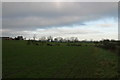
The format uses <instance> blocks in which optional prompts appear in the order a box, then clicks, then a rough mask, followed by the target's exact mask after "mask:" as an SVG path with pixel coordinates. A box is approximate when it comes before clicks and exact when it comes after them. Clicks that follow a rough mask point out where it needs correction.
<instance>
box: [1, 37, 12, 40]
mask: <svg viewBox="0 0 120 80" xmlns="http://www.w3.org/2000/svg"><path fill="white" fill-rule="evenodd" d="M0 40H13V38H11V37H0Z"/></svg>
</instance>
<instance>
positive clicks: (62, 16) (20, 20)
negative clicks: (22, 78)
mask: <svg viewBox="0 0 120 80" xmlns="http://www.w3.org/2000/svg"><path fill="white" fill-rule="evenodd" d="M34 34H36V37H37V38H40V37H42V36H46V37H47V36H53V37H78V38H79V39H80V40H84V39H87V40H91V39H92V40H101V39H118V3H117V2H3V3H2V36H11V37H15V36H17V35H23V36H24V37H27V38H32V37H33V35H34Z"/></svg>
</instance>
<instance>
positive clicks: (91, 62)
mask: <svg viewBox="0 0 120 80" xmlns="http://www.w3.org/2000/svg"><path fill="white" fill-rule="evenodd" d="M26 44H27V41H12V40H11V41H10V40H6V41H3V44H2V50H3V52H2V58H3V65H2V66H3V74H2V75H3V78H116V77H117V75H118V73H117V70H118V69H117V66H118V56H117V54H115V53H112V52H110V51H107V50H104V49H100V48H96V47H94V46H79V47H75V46H36V45H26ZM86 44H87V43H86Z"/></svg>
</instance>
